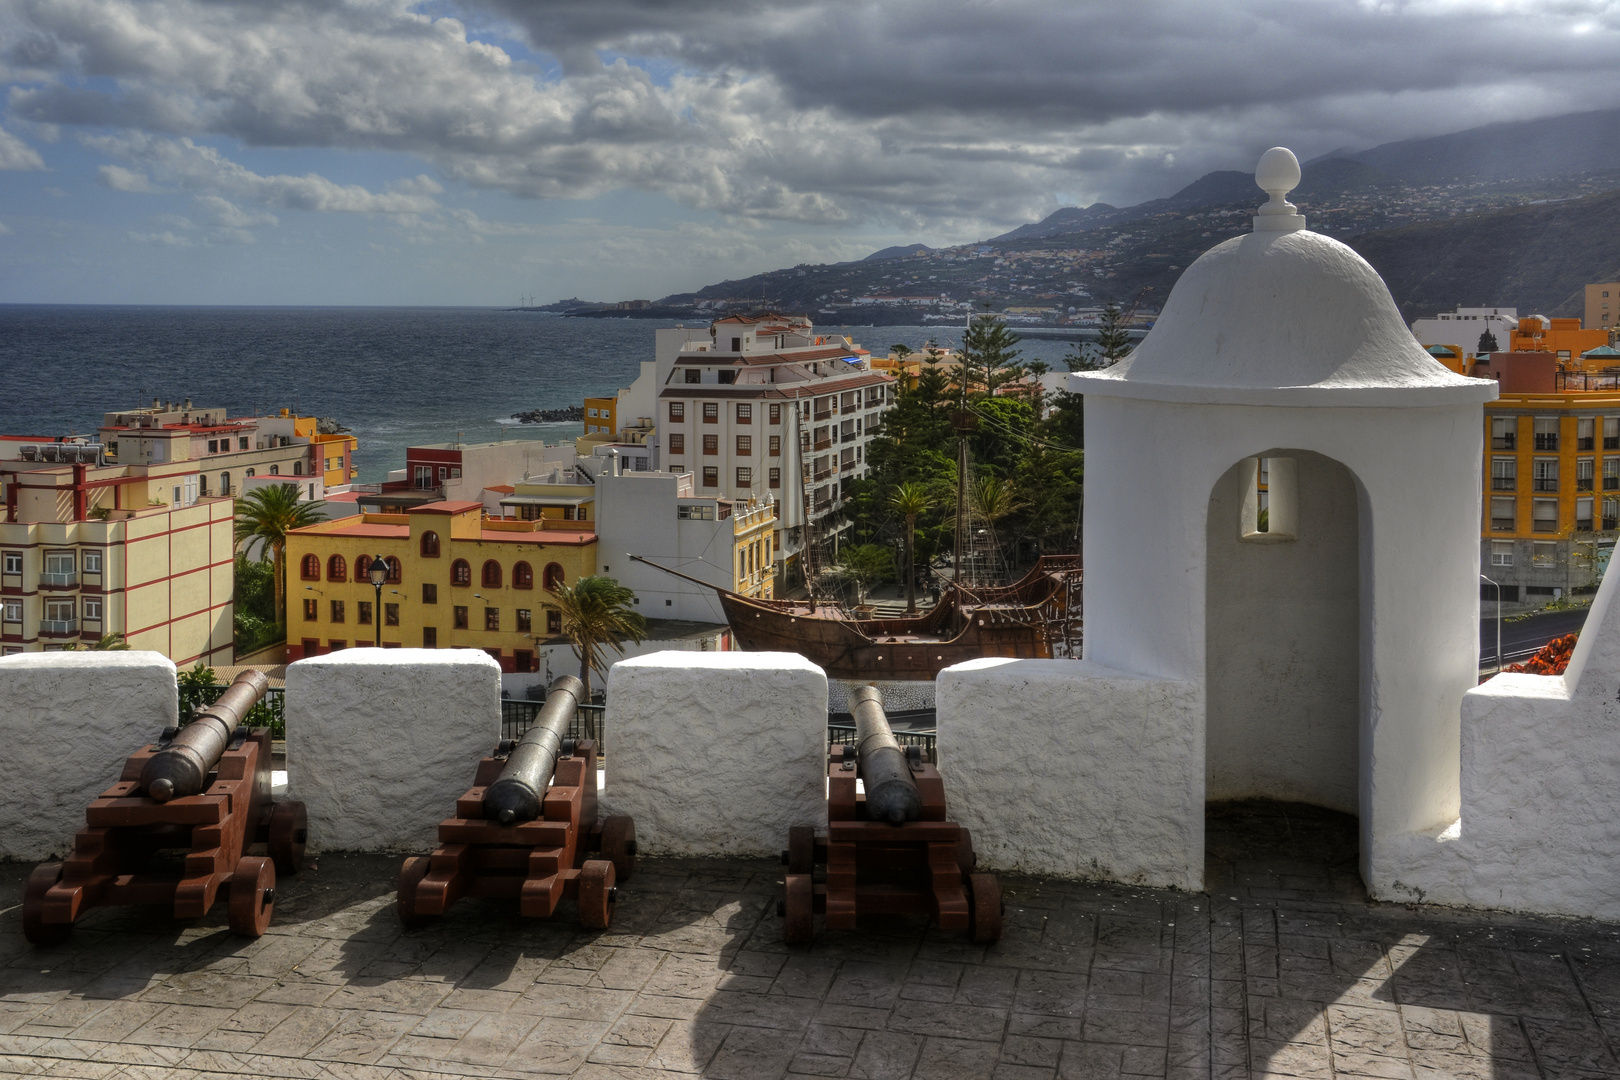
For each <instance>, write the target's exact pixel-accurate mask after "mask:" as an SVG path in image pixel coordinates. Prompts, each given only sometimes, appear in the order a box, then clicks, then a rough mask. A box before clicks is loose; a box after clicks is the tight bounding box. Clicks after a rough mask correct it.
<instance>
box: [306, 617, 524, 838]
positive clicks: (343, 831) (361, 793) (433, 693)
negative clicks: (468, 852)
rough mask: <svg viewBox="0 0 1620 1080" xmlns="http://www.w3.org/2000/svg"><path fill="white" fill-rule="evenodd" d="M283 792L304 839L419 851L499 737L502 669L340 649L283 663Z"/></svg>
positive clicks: (464, 654)
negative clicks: (301, 809) (300, 807)
mask: <svg viewBox="0 0 1620 1080" xmlns="http://www.w3.org/2000/svg"><path fill="white" fill-rule="evenodd" d="M286 718H287V778H288V794H289V795H290V796H291V797H293V798H295V799H302V800H303V801H304V803H305V805H306V807H307V808H308V810H309V842H310V844H311V845H312V846H314V847H316V848H320V849H325V850H337V851H421V852H425V851H428V850H431V849H432V848H433V847H434V846H435V845H436V843H437V832H436V829H437V827H438V824H439V822H441V821H443V820H444V819H445V818H448V817H453V816H454V814H455V803H456V799H457V798H458V797H459V796H460V795H462V794H463V793H465V792H466V790H467V789H468V788H469V787H471V786H472V783H473V776H474V773H475V772H476V771H477V767H478V759H479V758H481V757H483V756H484V755H486V754H488V753H489V752H490V751H491V750H493V749H494V747H495V744H496V743H497V742H499V741H500V737H501V666H500V664H499V663H497V662H496V661H495V660H494V659H493V658H492V657H491V656H490V655H489V654H488V653H485V652H483V651H482V650H479V649H345V650H343V651H341V652H335V653H329V654H328V655H326V656H317V657H312V658H310V659H308V660H300V661H298V662H297V663H295V664H292V665H291V666H289V667H288V668H287V705H286Z"/></svg>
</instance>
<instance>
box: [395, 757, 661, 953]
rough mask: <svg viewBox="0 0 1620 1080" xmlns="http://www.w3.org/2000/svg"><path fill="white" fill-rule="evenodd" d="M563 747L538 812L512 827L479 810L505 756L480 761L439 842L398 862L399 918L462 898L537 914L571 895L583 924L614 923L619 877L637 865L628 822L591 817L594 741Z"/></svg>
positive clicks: (432, 912)
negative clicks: (514, 906)
mask: <svg viewBox="0 0 1620 1080" xmlns="http://www.w3.org/2000/svg"><path fill="white" fill-rule="evenodd" d="M564 751H565V752H564V754H563V756H562V757H560V758H558V760H557V763H556V771H555V773H554V774H553V775H552V782H551V786H550V787H548V788H546V791H545V796H544V798H543V799H542V801H541V810H540V816H539V817H538V818H536V819H535V820H533V821H525V822H520V823H517V824H510V825H507V824H502V823H501V822H499V821H496V820H492V819H490V818H486V817H485V816H484V814H485V803H484V793H485V789H486V788H488V787H489V786H490V785H491V784H493V783H494V782H495V781H496V780H497V779H498V778H499V777H500V775H501V770H502V768H503V767H504V766H505V764H506V758H505V756H504V755H502V754H496V755H492V756H490V757H486V758H484V759H482V760H481V761H480V762H479V763H478V771H477V773H476V774H475V776H474V777H473V786H472V787H471V788H469V789H468V790H467V793H466V794H465V795H462V796H461V797H460V798H459V799H457V800H456V816H455V817H452V818H447V819H446V820H444V821H443V822H440V824H439V847H438V848H437V849H436V850H435V851H434V852H433V854H432V855H425V856H424V855H417V856H413V857H411V858H409V859H406V860H405V864H404V866H402V867H401V868H400V875H399V896H398V901H399V917H400V919H401V920H402V921H403V922H404V923H405V924H406V925H407V926H412V925H416V924H417V923H420V922H421V921H423V920H424V919H427V918H431V917H433V916H437V915H443V914H444V913H445V912H446V911H448V910H449V909H450V906H451V905H452V904H454V903H455V902H456V901H457V900H459V899H461V898H462V897H463V896H479V897H484V898H487V899H494V900H511V899H516V900H517V901H518V911H519V913H521V914H522V915H525V916H530V917H535V918H541V917H547V916H550V915H553V914H555V913H556V911H557V907H558V905H559V904H561V903H562V902H563V901H564V900H573V901H575V903H576V904H577V905H578V907H579V918H580V922H581V923H583V924H584V925H585V926H587V927H590V928H592V929H605V928H606V927H607V926H608V924H609V923H611V922H612V920H613V905H614V903H615V901H616V899H617V888H618V883H619V882H620V881H627V880H629V878H630V876H631V874H632V873H634V871H635V861H636V827H635V822H634V821H632V820H631V819H630V818H628V817H624V816H612V817H608V818H605V819H603V820H602V821H600V822H598V820H597V804H596V743H595V742H594V741H592V740H589V739H585V740H581V741H580V742H578V743H575V744H573V745H572V747H571V748H570V747H569V746H568V745H567V744H564ZM598 853H599V854H600V856H601V857H600V858H595V859H591V858H587V857H586V856H587V855H590V854H598Z"/></svg>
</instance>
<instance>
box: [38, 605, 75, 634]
mask: <svg viewBox="0 0 1620 1080" xmlns="http://www.w3.org/2000/svg"><path fill="white" fill-rule="evenodd" d="M78 606H79V605H78V604H75V603H74V602H73V601H72V600H47V601H45V619H46V621H48V622H54V623H70V622H72V621H73V620H74V619H75V618H76V617H77V613H76V612H75V611H74V610H73V609H74V608H76V607H78ZM41 629H43V627H42V628H41Z"/></svg>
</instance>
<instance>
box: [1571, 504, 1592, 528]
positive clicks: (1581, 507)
mask: <svg viewBox="0 0 1620 1080" xmlns="http://www.w3.org/2000/svg"><path fill="white" fill-rule="evenodd" d="M1575 527H1576V528H1577V529H1581V530H1584V531H1586V532H1590V531H1591V530H1592V499H1591V498H1590V497H1588V498H1585V499H1576V500H1575Z"/></svg>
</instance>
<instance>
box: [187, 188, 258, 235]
mask: <svg viewBox="0 0 1620 1080" xmlns="http://www.w3.org/2000/svg"><path fill="white" fill-rule="evenodd" d="M191 205H192V208H193V209H194V210H195V211H196V213H197V216H198V217H199V218H201V219H202V220H203V221H204V222H205V223H207V224H209V225H213V226H216V227H218V228H222V229H248V228H252V227H253V226H255V225H274V224H276V223H277V219H276V215H274V214H272V213H269V212H268V211H264V210H243V209H242V208H241V207H240V206H237V205H236V204H235V203H232V202H229V201H227V200H225V199H222V198H220V197H219V196H218V195H198V196H197V197H196V198H194V199H192V200H191Z"/></svg>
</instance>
